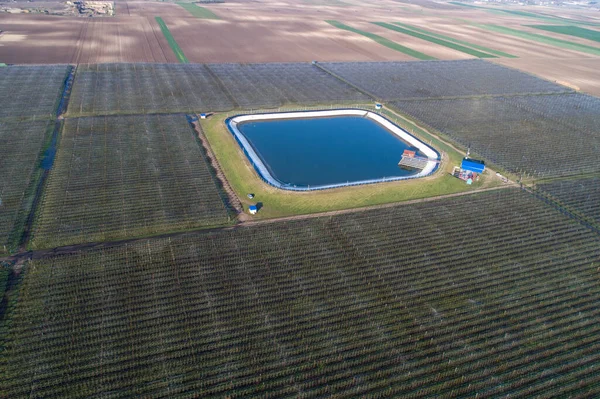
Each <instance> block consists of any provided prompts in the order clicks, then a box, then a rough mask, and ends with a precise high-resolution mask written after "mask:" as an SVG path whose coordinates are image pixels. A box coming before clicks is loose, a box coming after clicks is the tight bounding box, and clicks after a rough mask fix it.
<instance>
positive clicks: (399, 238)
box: [0, 189, 600, 398]
mask: <svg viewBox="0 0 600 399" xmlns="http://www.w3.org/2000/svg"><path fill="white" fill-rule="evenodd" d="M599 261H600V244H599V242H598V238H597V236H596V235H595V234H594V233H593V232H592V231H591V230H588V229H587V228H585V227H583V226H582V225H580V224H578V223H576V222H574V221H573V220H571V219H569V218H566V217H564V216H563V215H561V214H560V213H559V212H557V211H555V210H554V209H553V208H551V207H548V206H546V205H544V204H543V203H542V202H540V201H538V200H536V199H535V198H534V197H533V196H530V195H529V194H527V193H525V192H521V191H519V190H512V189H509V190H502V191H497V192H489V193H485V194H479V195H473V196H470V197H467V198H465V197H463V198H452V199H445V200H440V201H433V202H427V203H421V204H412V205H404V206H397V207H393V208H385V209H379V210H371V211H364V212H359V213H352V214H344V215H338V216H332V217H322V218H317V219H306V220H295V221H287V222H278V223H270V224H268V225H262V226H254V227H247V228H239V229H235V230H223V231H220V232H213V233H205V234H189V235H184V236H179V237H177V238H170V239H169V238H164V239H153V240H143V241H139V242H135V243H130V244H127V245H120V246H109V247H106V248H102V249H98V250H93V251H88V252H82V253H79V254H71V255H64V256H55V257H51V258H48V259H45V260H39V261H35V262H33V263H32V264H31V265H30V267H29V270H28V273H27V276H26V278H25V281H24V282H23V287H22V291H21V294H20V298H19V303H18V305H17V308H16V310H15V312H14V315H13V316H12V318H11V324H10V325H11V330H10V332H9V335H7V337H8V339H7V341H6V343H5V346H6V349H5V350H4V351H3V352H2V354H1V356H2V358H1V359H2V366H3V369H4V374H3V377H4V378H2V379H1V380H0V392H2V394H3V395H4V396H7V397H15V398H19V397H25V396H32V395H36V396H56V397H65V398H68V397H79V396H87V397H90V396H99V395H102V394H105V393H109V392H110V393H111V394H114V395H115V396H117V397H131V396H153V397H158V396H170V397H173V396H185V395H196V396H204V397H208V396H261V397H264V396H268V395H271V396H274V397H281V396H285V395H289V396H297V395H300V394H301V395H303V396H305V397H323V396H332V395H333V396H339V397H356V396H359V397H360V396H370V397H376V396H378V395H380V396H405V397H407V396H410V397H433V396H435V397H441V398H445V397H448V398H449V397H456V396H476V395H477V394H478V393H482V392H486V393H488V394H489V395H491V396H507V395H510V396H512V397H532V396H545V394H547V393H548V392H552V394H553V395H555V394H556V395H560V396H576V395H579V396H588V397H590V396H597V395H598V386H599V384H598V382H600V372H598V369H599V367H598V366H599V365H600V355H599V354H600V350H599V349H600V344H599V343H598V342H597V335H598V334H599V333H600V323H598V319H599V317H600V309H599V308H598V306H597V303H598V301H599V300H600V288H599V287H598V284H597V270H596V269H597V263H598V262H599ZM32 326H39V327H34V328H32ZM6 359H10V362H8V361H7V360H6ZM66 370H68V372H66ZM548 370H554V371H553V372H551V373H549V372H548Z"/></svg>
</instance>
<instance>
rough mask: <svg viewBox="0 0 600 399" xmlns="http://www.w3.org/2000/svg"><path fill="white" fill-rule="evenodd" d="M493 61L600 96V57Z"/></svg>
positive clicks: (501, 59)
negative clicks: (599, 67)
mask: <svg viewBox="0 0 600 399" xmlns="http://www.w3.org/2000/svg"><path fill="white" fill-rule="evenodd" d="M493 62H495V63H497V64H501V65H505V66H509V67H512V68H516V69H519V70H521V71H525V72H529V73H531V74H533V75H537V76H539V77H542V78H545V79H548V80H551V81H555V82H557V83H560V84H563V85H565V86H568V87H571V88H574V89H577V90H581V91H582V92H585V93H588V94H592V95H594V96H600V76H599V75H600V74H599V72H598V66H599V65H600V59H598V58H580V59H574V58H562V59H559V58H514V59H508V58H497V59H494V60H493Z"/></svg>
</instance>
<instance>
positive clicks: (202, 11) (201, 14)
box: [175, 3, 221, 19]
mask: <svg viewBox="0 0 600 399" xmlns="http://www.w3.org/2000/svg"><path fill="white" fill-rule="evenodd" d="M175 4H178V5H180V6H181V7H183V8H185V9H186V10H187V11H188V12H189V13H190V14H192V15H193V16H194V17H196V18H202V19H221V18H219V16H218V15H217V14H215V13H214V12H212V11H211V10H209V9H207V8H204V7H200V6H198V5H196V4H195V3H175Z"/></svg>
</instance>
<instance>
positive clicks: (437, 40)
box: [372, 22, 497, 58]
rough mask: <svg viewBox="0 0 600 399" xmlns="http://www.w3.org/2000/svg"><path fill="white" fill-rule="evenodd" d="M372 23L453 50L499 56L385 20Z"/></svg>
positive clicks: (482, 56)
mask: <svg viewBox="0 0 600 399" xmlns="http://www.w3.org/2000/svg"><path fill="white" fill-rule="evenodd" d="M372 23H373V24H375V25H378V26H381V27H382V28H386V29H389V30H393V31H395V32H400V33H404V34H405V35H409V36H412V37H416V38H417V39H421V40H425V41H428V42H430V43H435V44H439V45H440V46H444V47H448V48H451V49H452V50H456V51H460V52H462V53H465V54H469V55H472V56H474V57H478V58H497V57H496V56H495V55H492V54H488V53H484V52H482V51H479V50H475V49H472V48H469V47H466V46H463V45H462V44H457V43H452V42H449V41H446V40H443V39H440V38H437V37H433V36H429V35H426V34H424V33H420V32H415V31H412V30H410V29H406V28H403V27H400V26H396V25H392V24H388V23H385V22H372Z"/></svg>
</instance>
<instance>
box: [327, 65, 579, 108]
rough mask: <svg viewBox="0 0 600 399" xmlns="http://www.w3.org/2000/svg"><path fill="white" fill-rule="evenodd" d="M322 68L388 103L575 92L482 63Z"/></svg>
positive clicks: (521, 73) (513, 71)
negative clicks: (420, 99)
mask: <svg viewBox="0 0 600 399" xmlns="http://www.w3.org/2000/svg"><path fill="white" fill-rule="evenodd" d="M319 65H320V66H322V67H323V68H325V69H326V70H328V71H331V72H332V73H333V74H335V75H337V76H340V77H341V78H342V79H344V80H346V81H348V82H350V83H351V84H353V85H354V86H356V87H358V88H359V89H360V90H364V91H365V92H367V93H370V94H372V95H375V96H376V97H378V98H380V99H382V100H385V101H391V100H400V99H413V98H415V99H416V98H445V97H446V98H447V97H450V98H456V97H469V96H479V95H514V94H537V93H565V92H571V91H572V90H571V89H567V88H565V87H563V86H560V85H557V84H555V83H551V82H548V81H546V80H543V79H540V78H537V77H534V76H531V75H528V74H526V73H523V72H519V71H517V70H514V69H510V68H504V67H501V66H499V65H495V64H492V63H489V62H486V61H483V60H459V61H430V62H429V61H428V62H355V63H352V62H347V63H330V62H324V63H319Z"/></svg>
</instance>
